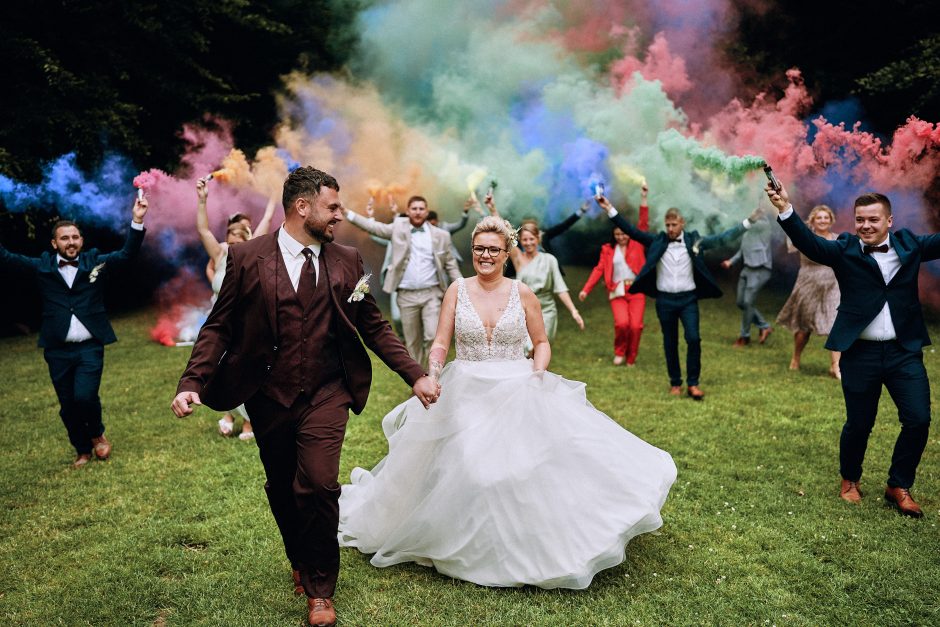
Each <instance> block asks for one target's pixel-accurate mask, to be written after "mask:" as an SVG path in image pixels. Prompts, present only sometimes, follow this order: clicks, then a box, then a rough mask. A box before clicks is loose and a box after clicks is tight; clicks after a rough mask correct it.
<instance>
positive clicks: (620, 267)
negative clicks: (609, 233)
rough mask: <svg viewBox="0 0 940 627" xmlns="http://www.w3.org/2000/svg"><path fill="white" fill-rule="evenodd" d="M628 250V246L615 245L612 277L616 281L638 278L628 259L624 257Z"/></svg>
mask: <svg viewBox="0 0 940 627" xmlns="http://www.w3.org/2000/svg"><path fill="white" fill-rule="evenodd" d="M626 252H627V248H626V246H614V268H613V276H612V277H611V279H612V280H613V282H614V283H622V282H623V281H632V280H633V279H635V278H636V275H635V274H633V270H631V269H630V266H628V265H627V260H626V259H624V255H625V254H626Z"/></svg>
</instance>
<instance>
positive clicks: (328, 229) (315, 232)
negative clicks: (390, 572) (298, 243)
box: [304, 222, 335, 242]
mask: <svg viewBox="0 0 940 627" xmlns="http://www.w3.org/2000/svg"><path fill="white" fill-rule="evenodd" d="M334 226H335V224H334V223H331V222H328V223H327V224H325V225H318V224H315V223H310V222H304V230H305V231H306V232H307V235H309V236H310V237H312V238H313V239H315V240H317V241H318V242H332V241H333V237H334V236H333V227H334Z"/></svg>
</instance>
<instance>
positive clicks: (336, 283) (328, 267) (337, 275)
mask: <svg viewBox="0 0 940 627" xmlns="http://www.w3.org/2000/svg"><path fill="white" fill-rule="evenodd" d="M320 254H321V255H323V271H324V272H325V273H326V277H325V278H326V280H327V281H329V288H330V289H329V292H330V300H332V301H333V310H334V311H336V313H338V314H339V317H340V318H342V320H343V322H344V323H345V324H346V326H348V327H350V328H354V325H353V323H352V322H351V321H350V320H349V318H348V317H347V315H346V310H345V309H344V308H343V303H342V302H341V301H340V297H341V295H342V288H343V264H342V260H341V259H340V256H339V254H338V253H336V252H335V251H334V250H333V247H332V246H331V245H330V244H329V243H328V242H326V243H324V244H323V245H322V247H321V248H320ZM321 278H323V277H321ZM357 280H358V278H357Z"/></svg>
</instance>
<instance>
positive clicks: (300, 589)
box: [290, 569, 306, 597]
mask: <svg viewBox="0 0 940 627" xmlns="http://www.w3.org/2000/svg"><path fill="white" fill-rule="evenodd" d="M290 576H291V579H293V580H294V594H296V595H297V596H299V597H302V596H304V594H306V593H305V592H304V584H302V583H301V582H300V571H299V570H297V569H294V570H292V571H290Z"/></svg>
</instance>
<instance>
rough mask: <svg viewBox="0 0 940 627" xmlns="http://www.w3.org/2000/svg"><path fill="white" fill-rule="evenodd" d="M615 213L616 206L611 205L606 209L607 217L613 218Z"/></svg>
mask: <svg viewBox="0 0 940 627" xmlns="http://www.w3.org/2000/svg"><path fill="white" fill-rule="evenodd" d="M615 215H617V208H616V207H614V206H613V205H611V207H610V209H608V210H607V217H608V218H613V217H614V216H615Z"/></svg>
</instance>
